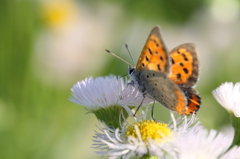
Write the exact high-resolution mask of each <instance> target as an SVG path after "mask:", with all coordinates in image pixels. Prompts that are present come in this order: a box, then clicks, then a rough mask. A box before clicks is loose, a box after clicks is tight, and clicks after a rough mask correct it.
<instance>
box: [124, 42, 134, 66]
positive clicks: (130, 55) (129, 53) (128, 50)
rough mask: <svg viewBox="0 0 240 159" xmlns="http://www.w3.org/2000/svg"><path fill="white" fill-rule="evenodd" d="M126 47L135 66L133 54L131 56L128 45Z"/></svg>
mask: <svg viewBox="0 0 240 159" xmlns="http://www.w3.org/2000/svg"><path fill="white" fill-rule="evenodd" d="M125 47H126V49H127V51H128V53H129V55H130V57H131V59H132V62H133V64H134V65H135V62H134V60H133V57H132V54H131V52H130V51H129V49H128V44H125Z"/></svg>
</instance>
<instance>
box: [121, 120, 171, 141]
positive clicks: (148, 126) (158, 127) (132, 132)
mask: <svg viewBox="0 0 240 159" xmlns="http://www.w3.org/2000/svg"><path fill="white" fill-rule="evenodd" d="M135 126H137V127H138V129H139V133H140V135H141V138H142V140H143V141H146V140H147V139H153V140H155V141H160V140H161V139H164V138H166V137H167V136H169V135H170V134H171V132H172V131H171V130H170V129H169V128H168V127H167V126H168V125H167V124H164V123H160V122H156V121H154V120H143V121H141V122H138V123H135V124H134V125H130V126H128V128H127V132H126V137H129V136H133V137H135V138H137V132H136V129H135Z"/></svg>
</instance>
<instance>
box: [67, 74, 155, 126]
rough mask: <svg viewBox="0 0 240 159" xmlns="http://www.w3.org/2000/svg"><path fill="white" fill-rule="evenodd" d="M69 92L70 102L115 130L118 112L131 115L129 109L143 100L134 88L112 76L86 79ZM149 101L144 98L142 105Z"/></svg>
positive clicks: (121, 79) (117, 122)
mask: <svg viewBox="0 0 240 159" xmlns="http://www.w3.org/2000/svg"><path fill="white" fill-rule="evenodd" d="M71 91H72V97H71V98H70V101H72V102H74V103H76V104H79V105H82V106H85V107H86V109H87V110H88V111H89V112H90V113H94V114H95V115H96V117H97V118H98V119H99V120H100V121H104V122H105V123H106V124H107V125H108V126H113V127H115V128H116V126H119V115H120V112H121V111H123V112H124V115H125V116H127V115H128V114H131V115H132V114H133V113H132V112H131V109H130V108H132V106H139V105H140V103H141V102H142V100H143V95H142V93H141V92H139V91H138V89H137V88H136V87H133V86H131V85H128V84H127V82H126V80H124V79H123V78H120V77H116V76H113V75H110V76H106V77H97V78H93V77H90V78H86V79H85V80H83V81H80V82H78V83H77V84H75V85H74V86H73V88H72V89H71ZM151 101H152V100H151V99H149V98H145V99H144V101H143V103H142V104H143V105H145V104H149V103H150V102H151ZM124 109H125V110H126V111H127V112H126V111H124Z"/></svg>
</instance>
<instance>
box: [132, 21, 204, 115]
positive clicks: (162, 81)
mask: <svg viewBox="0 0 240 159" xmlns="http://www.w3.org/2000/svg"><path fill="white" fill-rule="evenodd" d="M128 74H129V76H130V78H131V80H132V81H131V83H132V84H137V85H138V88H139V90H140V91H141V92H142V93H143V96H144V97H145V96H148V97H150V98H152V99H154V100H156V101H158V102H159V103H161V104H162V105H163V106H165V107H166V108H168V109H170V110H172V111H176V112H178V113H179V114H180V115H183V114H185V115H189V114H192V113H196V112H197V111H198V110H199V108H200V105H201V98H200V96H199V94H198V92H197V91H196V90H195V89H194V88H193V86H194V85H195V84H196V82H197V80H198V74H199V62H198V57H197V52H196V49H195V45H194V44H191V43H186V44H182V45H179V46H177V47H175V48H174V49H173V50H172V51H170V52H168V51H167V49H166V46H165V44H164V42H163V40H162V38H161V35H160V31H159V27H157V26H156V27H154V28H153V29H152V31H151V33H150V35H149V37H148V39H147V41H146V44H145V46H144V47H143V50H142V53H141V54H140V57H139V59H138V62H137V65H136V67H134V68H131V67H130V68H129V69H128ZM140 106H141V105H140Z"/></svg>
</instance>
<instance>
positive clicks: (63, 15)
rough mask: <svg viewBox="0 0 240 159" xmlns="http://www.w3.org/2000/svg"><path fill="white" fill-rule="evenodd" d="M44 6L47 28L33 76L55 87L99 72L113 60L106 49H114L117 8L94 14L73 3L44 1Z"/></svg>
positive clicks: (38, 43)
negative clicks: (112, 34)
mask: <svg viewBox="0 0 240 159" xmlns="http://www.w3.org/2000/svg"><path fill="white" fill-rule="evenodd" d="M41 6H42V10H41V11H42V17H43V20H44V24H45V26H46V27H45V29H44V30H42V31H41V32H40V33H39V35H38V37H37V39H36V45H35V55H34V59H33V65H34V69H35V71H34V72H36V73H37V74H38V75H39V77H40V78H42V79H44V80H47V81H50V82H51V84H52V83H57V82H66V81H69V80H70V81H71V79H73V80H75V79H76V77H79V76H80V75H82V76H88V75H92V74H94V73H96V72H98V71H100V70H101V69H102V68H103V67H104V64H105V63H106V60H107V58H108V57H109V58H110V56H109V55H108V54H107V53H106V52H105V50H104V49H105V48H106V47H107V46H110V45H111V42H112V39H110V35H111V33H112V31H111V28H114V27H110V26H111V25H113V24H115V23H114V21H115V20H116V19H115V18H117V17H118V16H119V15H120V13H121V12H120V10H119V9H118V7H112V9H105V8H104V7H98V9H97V10H92V9H91V8H90V7H88V6H87V5H86V6H85V5H84V4H83V3H81V4H80V3H77V2H76V1H73V0H60V1H53V0H51V1H46V0H45V1H41ZM110 8H111V7H110ZM110 12H111V16H106V15H110Z"/></svg>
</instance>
